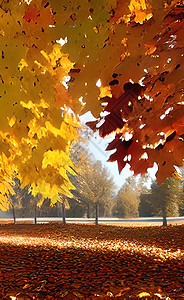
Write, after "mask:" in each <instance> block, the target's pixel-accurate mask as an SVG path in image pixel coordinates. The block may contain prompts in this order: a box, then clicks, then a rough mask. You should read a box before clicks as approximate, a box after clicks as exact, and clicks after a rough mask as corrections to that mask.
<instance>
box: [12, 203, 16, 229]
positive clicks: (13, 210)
mask: <svg viewBox="0 0 184 300" xmlns="http://www.w3.org/2000/svg"><path fill="white" fill-rule="evenodd" d="M12 213H13V222H14V224H16V217H15V207H14V205H13V204H12Z"/></svg>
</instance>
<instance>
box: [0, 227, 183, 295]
mask: <svg viewBox="0 0 184 300" xmlns="http://www.w3.org/2000/svg"><path fill="white" fill-rule="evenodd" d="M183 238H184V225H179V226H172V225H169V226H168V227H162V226H160V227H159V226H153V227H132V228H131V227H118V226H105V225H99V226H94V225H76V224H74V225H73V224H68V225H66V226H64V225H62V224H58V223H57V224H56V223H54V224H38V225H31V224H29V225H25V224H24V225H23V224H21V225H19V224H17V225H12V224H9V225H0V295H1V297H0V299H12V300H16V299H19V300H20V299H113V298H114V299H184V239H183Z"/></svg>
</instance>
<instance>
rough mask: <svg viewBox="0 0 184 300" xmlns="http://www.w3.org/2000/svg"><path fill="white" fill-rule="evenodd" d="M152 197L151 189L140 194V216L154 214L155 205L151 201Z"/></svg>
mask: <svg viewBox="0 0 184 300" xmlns="http://www.w3.org/2000/svg"><path fill="white" fill-rule="evenodd" d="M151 199H152V197H151V194H150V191H148V192H147V193H144V194H140V203H139V217H152V216H153V214H154V213H153V205H152V201H151Z"/></svg>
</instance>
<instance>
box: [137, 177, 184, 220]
mask: <svg viewBox="0 0 184 300" xmlns="http://www.w3.org/2000/svg"><path fill="white" fill-rule="evenodd" d="M182 203H183V201H182V185H181V181H180V180H178V179H176V178H172V177H170V178H167V179H166V180H165V181H164V183H163V184H162V185H161V186H159V185H158V184H157V183H156V182H153V183H152V185H151V189H150V191H148V192H147V193H146V194H142V195H141V196H140V206H139V212H140V216H145V217H146V216H153V215H154V216H167V217H177V216H179V215H180V207H181V206H182Z"/></svg>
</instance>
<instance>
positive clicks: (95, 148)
mask: <svg viewBox="0 0 184 300" xmlns="http://www.w3.org/2000/svg"><path fill="white" fill-rule="evenodd" d="M80 120H81V122H82V124H85V122H87V121H93V120H95V119H94V117H93V116H92V114H91V113H90V112H88V113H86V114H84V115H82V116H81V117H80ZM109 138H110V137H107V138H105V139H103V138H101V137H99V135H98V134H96V133H95V134H94V135H93V136H92V137H91V138H90V141H89V149H90V151H91V152H92V154H93V156H94V157H95V159H96V160H100V161H101V163H102V164H103V166H105V167H107V169H108V170H109V172H110V174H111V176H112V177H113V178H114V182H115V184H116V185H117V187H118V188H121V186H122V185H123V183H124V182H125V180H126V178H128V177H130V176H132V175H133V172H132V171H130V166H129V165H128V164H127V165H126V166H125V168H124V169H123V170H122V172H121V174H119V171H118V164H117V162H107V160H108V158H109V156H110V154H111V153H113V152H114V151H105V149H106V147H107V145H108V142H109ZM148 171H149V172H148V173H149V174H150V177H151V178H152V179H154V178H155V173H156V171H157V167H156V165H155V166H154V168H151V169H149V170H148ZM150 181H151V180H150ZM149 183H150V182H149ZM149 183H148V186H149Z"/></svg>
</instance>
